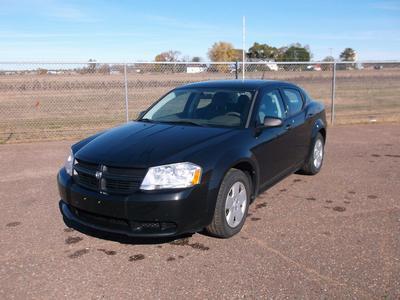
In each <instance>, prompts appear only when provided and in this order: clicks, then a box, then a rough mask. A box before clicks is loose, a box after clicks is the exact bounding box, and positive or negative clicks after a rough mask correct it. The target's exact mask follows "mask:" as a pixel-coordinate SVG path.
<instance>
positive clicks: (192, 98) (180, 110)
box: [140, 88, 254, 127]
mask: <svg viewBox="0 0 400 300" xmlns="http://www.w3.org/2000/svg"><path fill="white" fill-rule="evenodd" d="M253 94H254V91H244V90H226V89H210V88H207V89H177V90H174V91H172V92H170V93H168V94H167V95H166V96H164V97H163V98H162V99H161V100H160V101H159V102H157V103H156V104H155V105H154V106H153V107H152V108H151V109H150V110H149V111H148V112H147V113H146V114H145V115H144V116H143V117H142V118H141V119H140V120H141V121H147V122H161V123H171V124H188V125H195V126H196V125H197V126H211V127H213V126H215V127H244V125H245V123H246V120H247V116H248V113H249V109H250V104H251V101H252V99H253Z"/></svg>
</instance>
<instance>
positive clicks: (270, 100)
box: [257, 90, 285, 124]
mask: <svg viewBox="0 0 400 300" xmlns="http://www.w3.org/2000/svg"><path fill="white" fill-rule="evenodd" d="M265 117H272V118H280V119H283V118H284V117H285V110H284V108H283V103H282V99H281V96H280V94H279V91H278V90H274V91H270V92H267V93H265V94H264V96H263V97H262V98H261V101H260V106H259V109H258V113H257V122H258V123H259V124H263V123H264V119H265Z"/></svg>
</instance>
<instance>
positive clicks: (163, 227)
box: [70, 206, 177, 234]
mask: <svg viewBox="0 0 400 300" xmlns="http://www.w3.org/2000/svg"><path fill="white" fill-rule="evenodd" d="M70 209H71V212H72V213H74V214H75V216H76V217H77V218H79V219H80V220H82V221H85V222H87V223H90V224H94V225H98V226H102V227H105V228H110V229H117V230H122V231H125V232H128V233H136V234H156V233H174V232H176V229H177V224H176V223H174V222H143V221H130V220H126V219H120V218H113V217H108V216H102V215H98V214H94V213H91V212H88V211H85V210H82V209H79V208H77V207H73V206H70Z"/></svg>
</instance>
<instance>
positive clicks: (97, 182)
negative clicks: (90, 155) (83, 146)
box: [73, 159, 146, 194]
mask: <svg viewBox="0 0 400 300" xmlns="http://www.w3.org/2000/svg"><path fill="white" fill-rule="evenodd" d="M145 174H146V169H132V168H119V167H111V166H105V165H101V164H93V163H89V162H85V161H82V160H80V159H76V160H75V163H74V176H73V178H74V181H75V182H76V183H77V184H79V185H80V186H82V187H85V188H87V189H91V190H94V191H99V192H103V193H107V194H131V193H133V192H136V191H137V190H139V188H140V185H141V183H142V181H143V178H144V176H145Z"/></svg>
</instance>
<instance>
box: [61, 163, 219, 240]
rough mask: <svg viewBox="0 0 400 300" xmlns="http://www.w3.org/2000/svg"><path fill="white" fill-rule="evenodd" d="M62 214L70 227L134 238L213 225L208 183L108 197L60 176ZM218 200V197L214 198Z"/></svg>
mask: <svg viewBox="0 0 400 300" xmlns="http://www.w3.org/2000/svg"><path fill="white" fill-rule="evenodd" d="M57 179H58V188H59V192H60V196H61V201H60V203H59V205H60V211H61V213H62V215H63V218H64V221H65V223H66V224H67V225H68V226H72V227H82V229H92V230H95V231H100V232H104V233H110V234H119V235H125V236H132V237H150V236H152V237H167V236H175V235H180V234H183V233H189V232H196V231H199V230H201V229H202V228H204V227H205V226H207V225H208V224H209V223H210V222H211V218H212V215H211V216H210V213H209V201H208V197H213V195H211V194H212V193H209V192H208V189H207V186H206V184H202V185H198V186H195V187H192V188H188V189H181V190H169V191H153V192H143V191H138V192H136V193H134V194H131V195H105V194H101V193H100V192H96V191H92V190H88V189H85V188H83V187H81V186H79V185H77V184H76V183H74V182H73V180H72V178H71V177H70V176H69V175H68V174H67V173H66V172H65V170H64V169H61V170H60V172H59V173H58V177H57ZM215 197H216V195H215Z"/></svg>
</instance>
